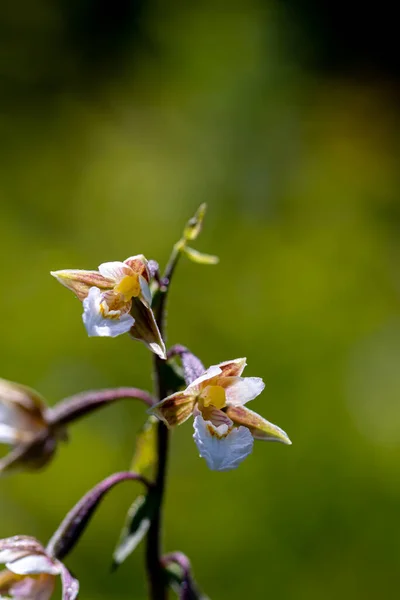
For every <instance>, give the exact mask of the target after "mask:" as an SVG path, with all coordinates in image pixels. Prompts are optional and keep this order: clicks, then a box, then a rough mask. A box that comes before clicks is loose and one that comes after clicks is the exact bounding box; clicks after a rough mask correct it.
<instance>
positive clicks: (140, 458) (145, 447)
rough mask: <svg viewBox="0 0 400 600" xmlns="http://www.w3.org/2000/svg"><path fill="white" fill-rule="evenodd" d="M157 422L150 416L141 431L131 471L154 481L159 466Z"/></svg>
mask: <svg viewBox="0 0 400 600" xmlns="http://www.w3.org/2000/svg"><path fill="white" fill-rule="evenodd" d="M157 422H158V419H157V418H156V417H153V416H150V417H149V418H148V419H147V421H146V423H145V424H144V425H143V427H142V429H141V430H140V431H139V434H138V436H137V438H136V447H135V453H134V455H133V459H132V463H131V469H130V470H131V471H134V472H135V473H139V474H140V475H146V476H147V477H149V479H154V472H155V467H156V464H157V427H156V425H157Z"/></svg>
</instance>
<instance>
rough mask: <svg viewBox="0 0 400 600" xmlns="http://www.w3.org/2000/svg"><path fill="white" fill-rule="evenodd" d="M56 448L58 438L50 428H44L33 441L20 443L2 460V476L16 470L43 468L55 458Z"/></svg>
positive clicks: (0, 471)
mask: <svg viewBox="0 0 400 600" xmlns="http://www.w3.org/2000/svg"><path fill="white" fill-rule="evenodd" d="M56 448H57V440H56V438H55V437H54V436H53V434H52V433H51V431H50V430H47V429H46V430H44V431H43V432H42V433H40V434H38V435H37V436H36V437H35V438H34V439H33V440H32V441H31V442H29V443H26V444H22V443H21V444H18V446H16V447H15V448H14V449H13V450H11V452H9V454H7V456H5V457H4V458H2V459H1V460H0V477H1V475H3V474H5V473H11V472H15V471H21V470H37V469H41V468H42V467H44V466H45V465H46V464H47V463H48V462H49V461H50V460H51V459H52V458H53V456H54V453H55V451H56Z"/></svg>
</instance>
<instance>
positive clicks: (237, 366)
mask: <svg viewBox="0 0 400 600" xmlns="http://www.w3.org/2000/svg"><path fill="white" fill-rule="evenodd" d="M245 366H246V359H245V358H238V359H236V360H231V361H227V362H223V363H220V364H219V365H214V366H212V367H210V368H209V369H208V370H207V371H206V372H205V373H204V374H203V375H201V376H200V377H198V378H197V379H195V380H194V381H193V382H192V383H191V384H190V385H189V386H188V387H187V388H186V389H185V390H183V391H182V392H177V393H176V394H172V395H171V396H168V397H167V398H164V399H163V400H161V402H159V403H158V404H156V405H155V406H154V407H152V409H151V411H150V412H152V413H153V414H155V415H156V416H157V417H158V418H159V419H161V420H162V421H164V423H165V424H166V425H167V426H169V427H172V426H174V425H180V424H181V423H183V422H184V421H186V420H187V419H188V418H189V417H190V416H191V415H193V414H194V416H195V419H194V429H195V433H194V436H193V437H194V441H195V443H196V445H197V447H198V449H199V453H200V456H202V457H203V458H205V460H206V462H207V464H208V466H209V467H210V469H213V470H216V471H228V470H230V469H235V468H236V467H237V466H238V465H239V463H240V462H242V460H244V459H245V458H246V456H248V455H249V454H250V453H251V451H252V448H253V440H254V439H259V440H267V441H277V442H282V443H284V444H291V441H290V440H289V438H288V436H287V434H286V433H285V432H284V431H283V430H282V429H280V428H279V427H277V426H276V425H273V424H272V423H269V421H266V420H265V419H264V418H263V417H261V416H260V415H258V414H257V413H255V412H253V411H251V410H249V409H248V408H246V407H245V406H244V404H246V403H247V402H249V401H250V400H253V399H254V398H256V397H257V396H258V395H259V394H260V393H261V392H262V391H263V389H264V383H263V381H262V379H260V378H259V377H241V374H242V372H243V369H244V368H245Z"/></svg>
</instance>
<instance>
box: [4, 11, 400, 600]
mask: <svg viewBox="0 0 400 600" xmlns="http://www.w3.org/2000/svg"><path fill="white" fill-rule="evenodd" d="M89 5H90V3H89V2H84V3H82V6H80V5H79V3H77V2H75V3H71V5H70V6H68V3H65V2H58V3H57V2H55V3H48V2H44V1H43V0H35V1H34V2H33V3H28V2H17V3H9V2H6V3H5V4H4V5H2V7H1V8H0V24H1V31H2V32H3V34H4V35H3V34H2V36H1V38H0V56H1V60H0V78H1V82H2V85H1V92H0V131H1V138H0V139H1V142H0V203H1V219H0V252H1V256H2V261H1V277H2V287H1V294H0V323H1V325H0V327H1V346H0V355H1V376H2V377H4V378H7V379H10V380H15V381H19V382H21V383H25V384H27V385H30V386H32V387H34V388H36V389H37V390H39V391H40V392H41V393H42V394H43V395H44V396H45V397H47V398H48V401H49V403H50V404H52V403H55V402H56V401H57V400H59V399H61V398H63V397H65V396H67V395H69V394H71V393H74V392H78V391H81V390H85V389H90V388H95V387H104V386H116V385H135V386H141V387H144V388H145V389H150V387H151V385H152V381H151V375H150V368H151V357H150V356H149V352H148V351H147V350H146V348H145V347H144V346H143V345H141V344H139V343H136V342H133V341H131V340H130V339H129V338H128V337H125V336H123V337H120V338H117V339H89V338H87V336H86V335H85V331H84V328H83V325H82V321H81V306H80V303H79V302H78V301H77V300H75V299H74V298H73V296H72V294H70V293H69V292H67V291H66V290H65V289H63V288H62V287H61V286H60V285H58V284H57V283H56V281H55V280H54V279H52V278H51V277H50V276H49V271H50V270H53V269H61V268H73V267H75V268H95V267H96V266H97V265H98V264H100V263H101V262H104V261H108V260H118V259H124V258H126V257H127V256H129V255H131V254H135V253H144V254H145V255H146V256H147V257H148V258H154V259H156V260H158V261H159V262H160V263H161V264H163V263H164V262H165V261H166V259H167V257H168V254H169V251H170V248H171V247H172V244H173V243H174V242H175V241H176V240H177V239H178V238H179V235H180V233H181V230H182V227H183V225H184V224H185V222H186V220H187V219H188V218H189V217H190V216H191V215H192V214H193V212H194V210H195V209H196V207H197V206H198V205H199V204H200V203H201V202H204V201H205V202H207V203H208V206H209V211H208V215H207V218H206V223H205V226H204V231H203V232H202V235H201V237H200V239H199V240H198V241H197V242H196V247H197V248H198V249H199V250H201V251H205V252H210V253H212V254H218V255H219V256H220V259H221V261H220V264H219V265H217V266H213V267H202V266H198V265H194V264H192V263H190V261H188V260H187V259H184V260H182V263H181V265H180V266H179V269H178V271H177V273H176V279H175V281H174V285H173V289H172V291H171V297H170V310H169V340H168V341H169V343H170V344H172V343H177V342H179V343H183V344H185V345H187V346H188V347H189V348H191V349H192V350H193V351H194V352H195V353H196V354H198V355H199V356H200V357H201V359H202V360H203V362H204V363H205V364H206V365H207V366H208V365H210V364H215V363H216V362H220V361H222V360H227V359H229V358H236V357H238V356H242V355H246V356H247V358H248V365H249V366H248V368H247V374H248V375H257V376H262V377H263V378H264V380H265V381H266V384H267V385H266V391H265V392H264V394H263V395H262V396H261V397H260V398H259V399H257V400H256V401H254V406H252V408H254V409H255V410H257V411H259V412H260V413H262V414H263V416H265V417H266V418H268V419H269V420H271V421H273V422H275V423H277V424H279V425H280V426H281V427H283V428H284V429H285V430H286V431H287V432H288V434H289V435H290V437H291V439H292V441H293V446H292V447H285V446H281V445H279V444H262V443H258V444H256V447H255V450H254V453H253V455H252V456H251V457H250V458H249V459H248V460H247V461H246V462H245V463H244V464H243V465H242V466H241V467H240V468H239V469H238V470H237V471H235V472H230V473H223V474H220V473H211V472H209V471H208V470H207V468H206V465H205V463H204V462H203V461H201V460H200V459H199V458H198V457H197V452H196V448H195V446H194V443H193V440H192V437H191V436H192V430H191V425H190V424H186V425H185V426H183V427H182V428H180V429H179V430H178V431H176V432H174V435H173V442H172V453H171V460H170V472H169V486H168V492H167V497H166V505H165V548H166V550H169V551H170V550H177V549H179V550H181V551H183V552H185V553H187V554H188V555H189V556H190V558H191V560H192V562H193V566H194V570H195V575H196V578H197V580H198V582H199V584H200V585H201V587H202V589H203V590H204V591H205V592H206V593H207V594H209V596H210V597H211V598H213V599H217V598H218V599H225V598H229V599H231V600H234V599H236V598H237V599H239V598H243V597H244V596H250V597H251V598H263V597H267V596H271V597H272V596H276V595H279V597H280V598H281V599H296V600H303V599H304V600H305V599H307V600H310V599H313V598H315V599H319V598H321V597H323V598H324V599H325V600H330V599H332V600H333V599H336V598H337V597H341V598H364V599H371V600H372V599H373V598H376V597H384V596H385V595H386V594H387V595H389V594H390V595H392V593H393V590H394V589H397V575H398V568H399V565H398V561H399V558H398V557H399V553H400V541H399V540H400V535H399V534H400V527H399V525H398V506H399V502H400V479H399V476H398V464H399V460H400V403H399V393H400V369H399V364H398V359H399V357H400V314H399V313H400V311H399V291H400V277H399V266H398V265H399V255H400V245H399V223H400V210H399V198H398V197H399V189H400V182H399V176H398V162H397V156H398V137H399V136H398V134H399V123H398V113H397V112H396V109H395V102H394V97H393V95H392V90H391V88H390V86H387V85H385V84H384V83H383V82H382V81H375V80H373V79H369V78H368V77H366V78H363V79H361V78H356V77H343V78H340V77H338V76H337V75H336V76H335V78H334V79H333V77H328V76H327V77H324V76H322V75H321V74H320V75H319V76H317V75H315V74H314V75H312V74H310V73H309V72H306V71H304V70H303V69H302V68H301V57H302V53H303V51H304V52H305V51H306V50H305V48H307V52H309V51H310V49H309V47H308V45H307V42H306V41H304V48H303V47H302V46H299V47H294V46H295V45H294V44H293V40H295V39H296V40H298V39H299V38H298V32H297V31H296V27H295V23H294V22H293V20H292V18H291V15H290V13H289V12H286V11H285V12H284V11H283V10H281V9H280V8H279V6H278V5H277V4H274V3H273V2H266V3H259V2H256V1H255V0H252V1H250V2H245V1H244V0H243V1H236V2H234V3H233V4H230V5H229V10H227V9H226V7H225V4H224V3H223V2H219V1H218V0H214V1H213V2H203V3H200V4H197V3H196V5H187V6H186V7H185V8H182V6H181V5H180V4H179V3H177V2H175V3H172V4H171V5H170V6H169V7H168V9H167V8H166V6H164V5H163V4H162V3H156V2H154V3H152V4H151V5H146V7H147V8H146V10H145V11H142V12H141V11H140V10H139V8H138V9H137V11H138V13H137V14H136V13H135V15H136V16H135V15H134V16H135V19H134V18H133V16H132V14H133V13H132V14H131V13H130V12H129V10H128V9H129V7H130V3H129V2H126V3H124V6H125V8H126V10H127V11H128V12H127V14H126V15H125V17H126V23H127V24H129V23H134V24H135V26H133V25H132V27H131V28H129V27H128V25H127V26H126V27H125V28H122V29H121V28H120V29H118V27H117V26H116V24H115V22H114V21H112V19H111V20H110V23H109V26H110V30H111V33H112V35H108V37H107V36H106V33H105V32H106V31H108V30H107V28H105V30H104V32H103V31H102V29H101V28H99V27H98V28H97V29H96V28H95V27H94V25H93V28H92V29H90V27H89V28H88V27H87V23H88V22H89V23H90V11H89V8H90V6H89ZM101 5H102V6H103V4H101ZM132 6H133V5H132ZM135 6H136V5H135ZM138 6H139V5H138ZM149 6H150V7H149ZM80 11H81V12H82V14H81V13H80ZM85 11H86V13H85ZM82 15H83V17H84V18H83V17H82ZM80 16H81V17H82V20H81V21H79V17H80ZM123 16H124V15H123ZM128 17H129V18H130V19H131V20H129V18H128ZM85 19H86V21H85ZM105 21H106V19H105ZM123 22H124V23H125V21H123ZM82 23H84V24H85V23H86V29H85V28H84V27H83V26H82ZM138 23H139V25H140V27H139V25H138ZM117 24H118V23H117ZM113 27H114V28H113ZM85 31H89V33H91V37H90V35H89V33H88V34H87V36H86V37H85V35H84V32H85ZM103 41H104V43H103ZM91 50H93V51H91ZM144 420H145V415H144V414H143V409H142V407H140V406H138V405H136V404H135V403H134V402H130V401H126V402H122V403H120V404H117V405H115V406H113V407H111V408H108V409H106V410H104V411H103V412H100V413H99V414H96V415H94V416H91V417H90V418H88V419H87V420H85V421H84V422H82V423H78V424H76V425H75V426H74V427H73V428H72V429H71V441H70V443H69V444H68V445H63V446H61V447H60V449H59V452H58V454H57V456H56V459H55V460H54V461H53V462H52V464H51V465H50V466H49V467H48V468H47V469H46V470H44V471H43V472H41V473H39V474H35V475H25V474H23V475H19V476H16V477H14V478H7V479H4V480H2V481H1V483H0V488H1V489H0V511H1V512H0V537H6V536H9V535H13V534H17V533H24V534H32V535H36V536H37V537H39V539H41V540H42V541H44V542H45V541H46V540H47V539H48V538H49V537H50V535H51V533H52V532H53V530H54V529H55V528H56V526H57V525H58V523H59V522H60V521H61V519H62V517H63V516H64V514H65V513H66V511H67V510H68V509H69V508H70V507H71V506H72V505H73V504H74V503H75V502H76V501H77V500H78V499H79V498H80V497H81V496H82V495H83V494H84V493H85V492H86V491H87V490H88V489H89V488H90V487H91V486H93V485H94V484H96V483H97V482H98V481H99V480H100V479H102V478H104V477H106V476H107V475H109V474H110V473H112V472H113V471H116V470H121V469H124V468H126V467H128V466H129V464H130V460H131V456H132V452H133V447H134V436H135V433H136V432H137V431H138V429H139V428H140V427H141V426H142V424H143V422H144ZM135 493H136V492H135V491H134V490H133V488H132V484H130V483H127V484H125V485H124V486H121V487H120V488H119V489H117V490H115V491H114V492H112V494H110V496H109V497H108V498H107V499H106V500H105V502H104V504H103V505H102V506H101V508H100V510H99V511H98V513H97V514H96V516H95V519H94V520H93V522H92V524H91V525H90V527H89V528H88V530H87V532H86V534H85V536H84V537H83V538H82V540H81V542H80V543H79V546H78V547H77V548H76V550H75V551H74V553H73V554H72V555H71V556H70V557H69V558H68V559H67V564H68V566H69V567H70V568H71V569H72V570H73V572H74V573H75V574H76V576H77V577H79V579H80V581H81V590H82V592H81V596H82V598H90V599H91V600H101V599H103V598H110V597H112V598H115V599H117V600H118V599H120V600H123V599H125V598H126V599H127V598H132V597H134V598H137V599H139V600H140V599H141V598H145V597H146V583H145V578H144V571H143V556H142V550H141V549H139V550H138V551H137V552H136V553H135V554H134V555H133V556H132V557H131V558H130V559H129V560H128V561H127V563H126V564H124V565H123V566H122V567H121V568H120V570H119V571H117V572H116V573H114V574H113V575H110V573H109V566H110V564H111V554H112V551H113V548H114V546H115V543H116V541H117V539H118V534H119V531H120V528H121V526H122V524H123V521H124V516H125V513H126V511H127V509H128V507H129V506H130V504H131V502H132V499H133V497H134V495H135Z"/></svg>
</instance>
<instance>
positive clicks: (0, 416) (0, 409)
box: [0, 399, 15, 425]
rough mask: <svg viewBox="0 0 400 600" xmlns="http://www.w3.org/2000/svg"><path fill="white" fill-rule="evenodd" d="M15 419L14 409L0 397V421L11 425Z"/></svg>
mask: <svg viewBox="0 0 400 600" xmlns="http://www.w3.org/2000/svg"><path fill="white" fill-rule="evenodd" d="M14 419H15V409H14V410H13V405H12V404H10V403H8V402H4V400H3V401H2V400H1V399H0V423H6V424H7V425H12V424H13V422H14Z"/></svg>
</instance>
